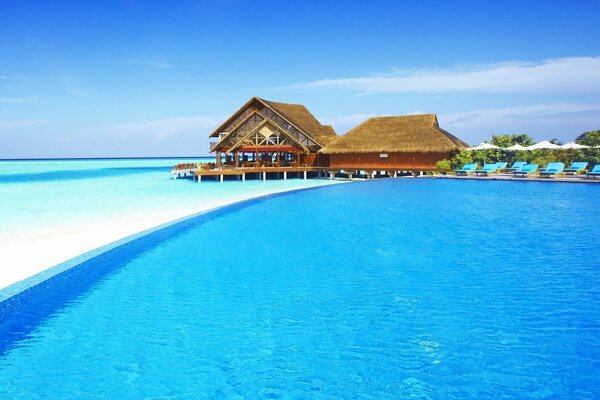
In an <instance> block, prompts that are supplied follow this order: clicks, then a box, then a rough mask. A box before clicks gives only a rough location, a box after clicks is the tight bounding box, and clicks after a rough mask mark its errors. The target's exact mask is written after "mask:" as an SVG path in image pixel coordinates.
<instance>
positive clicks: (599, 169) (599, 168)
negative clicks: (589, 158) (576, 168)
mask: <svg viewBox="0 0 600 400" xmlns="http://www.w3.org/2000/svg"><path fill="white" fill-rule="evenodd" d="M587 176H588V178H589V177H590V176H591V177H592V178H594V179H596V177H597V176H600V164H597V165H594V168H592V170H591V171H590V172H588V173H587Z"/></svg>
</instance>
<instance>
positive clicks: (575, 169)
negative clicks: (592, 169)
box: [565, 162, 588, 175]
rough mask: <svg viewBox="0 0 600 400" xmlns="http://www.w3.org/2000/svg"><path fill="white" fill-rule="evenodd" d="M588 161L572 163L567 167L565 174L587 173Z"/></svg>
mask: <svg viewBox="0 0 600 400" xmlns="http://www.w3.org/2000/svg"><path fill="white" fill-rule="evenodd" d="M587 165H588V163H587V162H574V163H571V166H570V167H569V168H565V174H575V175H579V174H583V173H585V169H586V168H587Z"/></svg>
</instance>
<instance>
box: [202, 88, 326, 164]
mask: <svg viewBox="0 0 600 400" xmlns="http://www.w3.org/2000/svg"><path fill="white" fill-rule="evenodd" d="M210 137H211V138H215V139H216V141H213V142H211V143H210V151H211V152H215V153H216V157H215V164H216V167H217V168H222V167H226V166H231V167H235V168H238V167H285V166H292V167H301V166H313V165H318V164H319V163H320V160H319V154H318V151H319V150H321V149H322V148H323V146H325V145H327V144H329V143H330V142H331V141H332V140H334V139H335V138H336V137H337V135H336V133H335V131H334V129H333V127H332V126H330V125H321V123H320V122H319V121H318V120H317V119H316V118H315V117H314V115H312V114H311V113H310V111H308V110H307V109H306V107H304V106H303V105H301V104H288V103H277V102H274V101H269V100H265V99H261V98H259V97H253V98H251V99H250V100H249V101H248V102H247V103H246V104H244V105H243V106H242V107H241V108H240V109H239V110H237V111H236V112H235V113H234V114H233V115H232V116H231V117H229V118H228V119H227V120H226V121H225V122H224V123H223V124H221V126H219V127H218V128H217V129H216V130H215V131H214V132H212V133H211V134H210ZM324 157H325V156H324Z"/></svg>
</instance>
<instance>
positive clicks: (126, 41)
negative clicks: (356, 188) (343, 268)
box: [0, 0, 600, 158]
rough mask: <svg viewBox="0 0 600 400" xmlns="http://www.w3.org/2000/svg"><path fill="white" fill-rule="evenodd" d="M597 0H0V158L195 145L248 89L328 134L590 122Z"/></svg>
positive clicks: (562, 131)
mask: <svg viewBox="0 0 600 400" xmlns="http://www.w3.org/2000/svg"><path fill="white" fill-rule="evenodd" d="M598 15H600V2H598V1H596V0H594V1H583V0H571V1H535V0H532V1H526V2H524V1H518V2H517V1H514V2H512V1H491V2H482V1H452V2H442V1H419V2H399V1H371V2H357V3H356V4H354V3H353V2H349V1H328V2H323V1H314V2H311V1H302V2H283V1H270V0H262V1H260V2H257V1H244V0H223V1H170V2H167V1H155V2H148V1H133V0H129V1H127V0H122V1H89V0H87V1H86V0H84V1H74V0H73V1H60V2H48V1H28V0H19V1H3V2H0V158H44V157H124V156H187V155H204V154H207V148H208V139H207V134H208V133H209V132H210V131H211V129H213V128H215V127H216V126H217V125H218V124H219V122H221V121H222V120H223V119H225V118H226V117H227V116H228V115H229V114H230V113H232V112H233V111H234V110H236V109H237V108H238V107H239V106H240V105H242V104H243V103H244V102H245V101H247V100H248V99H249V98H250V97H252V96H259V97H264V98H266V99H269V100H275V101H282V102H292V103H302V104H304V105H306V106H307V107H308V108H309V110H311V111H312V112H313V114H315V116H316V117H317V118H318V119H320V120H321V122H323V123H328V124H333V125H334V127H335V128H336V130H337V132H338V133H339V134H341V133H344V132H345V131H347V130H348V129H350V128H351V127H353V126H355V125H357V124H359V123H360V122H362V121H364V120H365V119H366V118H369V117H371V116H375V115H400V114H414V113H436V114H437V115H438V118H439V121H440V124H441V125H442V127H443V128H444V129H446V130H448V131H450V132H452V133H453V134H455V135H457V136H459V137H461V138H462V139H464V140H465V141H467V142H469V143H472V144H475V143H478V142H480V141H481V140H485V139H489V138H490V137H491V135H492V134H504V133H529V134H530V135H532V136H533V137H534V138H535V139H538V140H542V139H550V138H558V139H560V140H562V141H569V140H572V139H574V138H575V137H576V136H577V135H578V134H579V133H581V132H584V131H588V130H595V129H600V46H599V45H598V43H600V25H598V23H597V17H598Z"/></svg>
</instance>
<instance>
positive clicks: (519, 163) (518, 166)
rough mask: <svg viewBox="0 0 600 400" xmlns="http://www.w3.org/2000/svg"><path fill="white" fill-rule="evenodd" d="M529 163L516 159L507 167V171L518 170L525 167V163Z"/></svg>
mask: <svg viewBox="0 0 600 400" xmlns="http://www.w3.org/2000/svg"><path fill="white" fill-rule="evenodd" d="M525 164H527V163H526V162H525V161H515V162H514V163H513V165H512V166H511V167H510V168H506V172H517V171H520V170H521V168H523V165H525Z"/></svg>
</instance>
